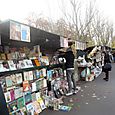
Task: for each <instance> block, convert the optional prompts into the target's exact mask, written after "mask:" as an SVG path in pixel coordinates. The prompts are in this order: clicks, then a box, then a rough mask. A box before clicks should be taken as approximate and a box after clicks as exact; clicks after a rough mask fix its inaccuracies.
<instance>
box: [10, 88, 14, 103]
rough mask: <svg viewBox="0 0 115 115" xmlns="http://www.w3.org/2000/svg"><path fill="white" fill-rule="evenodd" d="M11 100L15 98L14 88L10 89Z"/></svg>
mask: <svg viewBox="0 0 115 115" xmlns="http://www.w3.org/2000/svg"><path fill="white" fill-rule="evenodd" d="M10 96H11V101H13V100H15V94H14V89H11V90H10Z"/></svg>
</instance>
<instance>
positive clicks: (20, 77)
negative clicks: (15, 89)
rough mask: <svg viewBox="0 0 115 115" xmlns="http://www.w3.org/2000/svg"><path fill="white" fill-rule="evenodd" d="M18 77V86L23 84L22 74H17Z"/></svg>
mask: <svg viewBox="0 0 115 115" xmlns="http://www.w3.org/2000/svg"><path fill="white" fill-rule="evenodd" d="M15 75H16V82H17V84H20V83H22V73H17V74H15Z"/></svg>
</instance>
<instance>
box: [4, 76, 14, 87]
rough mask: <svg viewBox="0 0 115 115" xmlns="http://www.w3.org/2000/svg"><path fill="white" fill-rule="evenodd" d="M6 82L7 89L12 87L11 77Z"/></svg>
mask: <svg viewBox="0 0 115 115" xmlns="http://www.w3.org/2000/svg"><path fill="white" fill-rule="evenodd" d="M5 81H6V86H7V87H10V86H12V84H13V83H12V78H11V77H10V76H7V77H6V78H5Z"/></svg>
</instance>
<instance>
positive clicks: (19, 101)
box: [17, 97, 25, 109]
mask: <svg viewBox="0 0 115 115" xmlns="http://www.w3.org/2000/svg"><path fill="white" fill-rule="evenodd" d="M17 106H18V109H21V108H23V107H24V106H25V104H24V98H23V97H21V98H19V99H18V100H17Z"/></svg>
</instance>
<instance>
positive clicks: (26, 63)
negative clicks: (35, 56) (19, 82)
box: [23, 59, 33, 68]
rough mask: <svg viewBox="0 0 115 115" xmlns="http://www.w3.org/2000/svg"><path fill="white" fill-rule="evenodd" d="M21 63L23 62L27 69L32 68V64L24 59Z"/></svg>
mask: <svg viewBox="0 0 115 115" xmlns="http://www.w3.org/2000/svg"><path fill="white" fill-rule="evenodd" d="M23 61H24V63H25V65H26V67H27V68H30V67H33V64H32V61H31V60H28V59H25V60H23Z"/></svg>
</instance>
